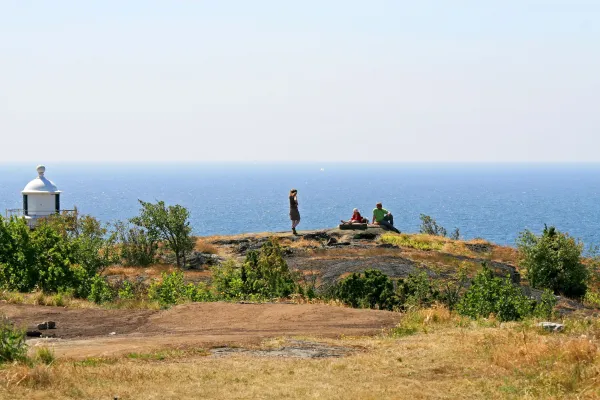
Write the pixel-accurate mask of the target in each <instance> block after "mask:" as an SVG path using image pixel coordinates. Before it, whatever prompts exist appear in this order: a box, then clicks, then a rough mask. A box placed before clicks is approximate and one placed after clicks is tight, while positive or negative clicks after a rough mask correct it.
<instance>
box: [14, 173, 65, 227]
mask: <svg viewBox="0 0 600 400" xmlns="http://www.w3.org/2000/svg"><path fill="white" fill-rule="evenodd" d="M37 173H38V176H37V178H35V179H33V180H32V181H31V182H29V183H28V184H27V186H25V189H23V191H22V192H21V193H22V194H23V215H24V217H25V219H26V220H27V223H28V224H29V226H31V227H34V226H35V224H36V222H37V220H38V219H39V218H43V217H47V216H49V215H52V214H56V213H58V212H60V194H61V191H60V190H58V188H57V187H56V185H55V184H54V183H53V182H52V181H51V180H49V179H48V178H46V177H45V176H44V174H45V173H46V167H44V166H43V165H38V167H37Z"/></svg>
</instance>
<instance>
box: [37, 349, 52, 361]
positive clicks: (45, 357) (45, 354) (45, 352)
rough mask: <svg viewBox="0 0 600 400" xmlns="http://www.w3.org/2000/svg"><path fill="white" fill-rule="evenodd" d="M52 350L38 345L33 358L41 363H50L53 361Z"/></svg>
mask: <svg viewBox="0 0 600 400" xmlns="http://www.w3.org/2000/svg"><path fill="white" fill-rule="evenodd" d="M54 359H55V356H54V352H53V351H52V350H51V349H49V348H47V347H40V348H38V349H36V351H35V360H36V361H38V362H41V363H42V364H46V365H50V364H52V363H53V362H54Z"/></svg>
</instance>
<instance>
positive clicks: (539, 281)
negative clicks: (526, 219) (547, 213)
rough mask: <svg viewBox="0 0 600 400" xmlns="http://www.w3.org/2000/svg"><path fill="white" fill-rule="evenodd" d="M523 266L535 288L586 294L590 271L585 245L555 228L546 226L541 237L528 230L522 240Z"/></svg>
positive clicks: (563, 292) (578, 295) (520, 241)
mask: <svg viewBox="0 0 600 400" xmlns="http://www.w3.org/2000/svg"><path fill="white" fill-rule="evenodd" d="M518 247H519V251H520V253H521V263H520V265H521V267H524V268H525V269H526V277H527V279H528V280H529V283H530V285H531V286H533V287H534V288H540V289H550V290H552V291H554V293H556V294H564V295H566V296H575V297H580V296H583V295H584V294H585V292H586V290H587V283H586V281H587V278H588V276H589V272H588V270H587V268H586V266H585V265H584V264H583V263H582V259H581V254H582V252H583V244H582V243H581V242H579V241H576V240H575V239H573V238H572V237H570V236H569V235H568V234H565V233H561V232H559V231H558V230H556V228H554V227H547V226H545V227H544V231H543V232H542V235H541V236H537V235H535V234H533V233H532V232H530V231H528V230H526V231H524V232H522V233H521V235H520V237H519V242H518Z"/></svg>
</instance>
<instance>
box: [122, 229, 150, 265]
mask: <svg viewBox="0 0 600 400" xmlns="http://www.w3.org/2000/svg"><path fill="white" fill-rule="evenodd" d="M116 231H117V233H118V240H119V245H120V251H121V253H120V257H121V263H122V264H124V265H130V266H142V267H144V266H147V265H150V264H152V263H153V262H154V261H155V259H156V250H157V249H158V243H157V242H156V240H155V239H153V238H152V237H151V236H150V235H148V232H147V231H146V230H145V229H144V228H141V227H138V226H129V225H126V224H124V223H122V222H118V223H117V224H116Z"/></svg>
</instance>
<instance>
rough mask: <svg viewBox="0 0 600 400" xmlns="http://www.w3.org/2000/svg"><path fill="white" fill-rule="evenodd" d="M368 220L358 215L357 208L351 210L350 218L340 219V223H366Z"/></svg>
mask: <svg viewBox="0 0 600 400" xmlns="http://www.w3.org/2000/svg"><path fill="white" fill-rule="evenodd" d="M368 223H369V220H368V219H366V218H363V216H362V215H360V211H358V208H355V209H354V210H352V218H350V220H349V221H344V220H342V224H368Z"/></svg>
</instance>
